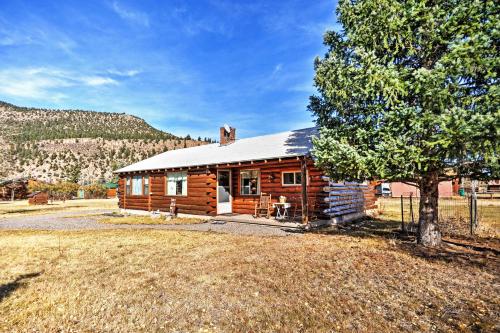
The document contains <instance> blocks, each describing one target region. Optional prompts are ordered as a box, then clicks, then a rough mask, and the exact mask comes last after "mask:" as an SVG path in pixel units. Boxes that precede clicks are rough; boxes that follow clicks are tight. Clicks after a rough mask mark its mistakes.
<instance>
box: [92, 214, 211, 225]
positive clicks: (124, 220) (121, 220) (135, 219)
mask: <svg viewBox="0 0 500 333" xmlns="http://www.w3.org/2000/svg"><path fill="white" fill-rule="evenodd" d="M206 221H207V219H202V218H191V217H175V218H173V219H171V220H165V218H164V217H163V216H160V217H156V218H152V217H150V216H142V215H131V216H124V217H122V216H113V217H107V218H103V219H100V220H99V222H101V223H106V224H130V225H140V224H145V225H153V224H199V223H205V222H206Z"/></svg>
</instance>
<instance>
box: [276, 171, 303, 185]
mask: <svg viewBox="0 0 500 333" xmlns="http://www.w3.org/2000/svg"><path fill="white" fill-rule="evenodd" d="M285 173H293V181H294V183H293V184H285ZM297 173H300V174H302V171H300V170H289V171H281V186H301V185H302V183H296V181H297V178H296V175H295V174H297ZM306 185H309V177H308V173H307V171H306Z"/></svg>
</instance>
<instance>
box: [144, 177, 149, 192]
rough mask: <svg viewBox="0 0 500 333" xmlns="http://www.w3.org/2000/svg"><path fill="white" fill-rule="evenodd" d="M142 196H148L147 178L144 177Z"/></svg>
mask: <svg viewBox="0 0 500 333" xmlns="http://www.w3.org/2000/svg"><path fill="white" fill-rule="evenodd" d="M144 195H149V176H144Z"/></svg>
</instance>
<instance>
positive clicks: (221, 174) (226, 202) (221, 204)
mask: <svg viewBox="0 0 500 333" xmlns="http://www.w3.org/2000/svg"><path fill="white" fill-rule="evenodd" d="M231 201H232V196H231V171H230V170H218V171H217V214H228V213H231V212H232V211H233V210H232V205H231V204H232V203H231Z"/></svg>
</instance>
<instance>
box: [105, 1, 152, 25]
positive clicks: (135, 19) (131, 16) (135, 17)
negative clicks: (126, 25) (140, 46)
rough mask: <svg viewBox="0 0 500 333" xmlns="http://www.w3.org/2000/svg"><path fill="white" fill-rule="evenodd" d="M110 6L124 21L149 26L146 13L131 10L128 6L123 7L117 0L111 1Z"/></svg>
mask: <svg viewBox="0 0 500 333" xmlns="http://www.w3.org/2000/svg"><path fill="white" fill-rule="evenodd" d="M111 8H112V9H113V11H114V12H115V13H116V14H117V15H118V16H120V17H121V18H122V19H124V20H125V21H128V22H130V23H133V24H139V25H142V26H145V27H149V17H148V15H147V14H146V13H143V12H141V11H138V10H132V9H130V8H125V7H124V6H123V5H121V4H119V3H118V1H113V3H112V4H111Z"/></svg>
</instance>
